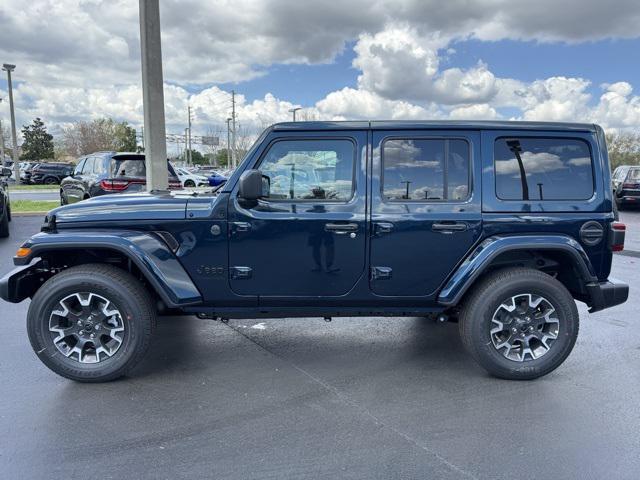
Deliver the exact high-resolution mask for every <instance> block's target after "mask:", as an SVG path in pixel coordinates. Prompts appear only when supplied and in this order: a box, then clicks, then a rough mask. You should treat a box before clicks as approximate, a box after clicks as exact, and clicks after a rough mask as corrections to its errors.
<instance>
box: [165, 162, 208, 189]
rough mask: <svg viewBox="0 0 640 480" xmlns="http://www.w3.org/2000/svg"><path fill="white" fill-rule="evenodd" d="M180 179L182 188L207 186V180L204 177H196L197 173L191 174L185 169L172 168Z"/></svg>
mask: <svg viewBox="0 0 640 480" xmlns="http://www.w3.org/2000/svg"><path fill="white" fill-rule="evenodd" d="M173 169H174V170H175V171H176V174H177V175H178V178H179V179H180V182H181V183H182V186H183V187H202V186H209V180H208V179H207V177H205V176H204V175H198V174H197V173H191V172H190V171H189V170H187V169H186V168H181V167H174V168H173Z"/></svg>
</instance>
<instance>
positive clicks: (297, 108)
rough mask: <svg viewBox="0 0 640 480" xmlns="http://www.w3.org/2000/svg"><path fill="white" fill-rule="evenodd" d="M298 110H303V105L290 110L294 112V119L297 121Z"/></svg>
mask: <svg viewBox="0 0 640 480" xmlns="http://www.w3.org/2000/svg"><path fill="white" fill-rule="evenodd" d="M298 110H302V107H294V108H291V109H290V110H289V111H290V112H291V113H293V121H294V122H295V121H296V112H297V111H298Z"/></svg>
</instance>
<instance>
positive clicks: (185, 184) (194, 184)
mask: <svg viewBox="0 0 640 480" xmlns="http://www.w3.org/2000/svg"><path fill="white" fill-rule="evenodd" d="M184 186H185V187H195V186H196V183H195V182H194V181H193V180H185V182H184Z"/></svg>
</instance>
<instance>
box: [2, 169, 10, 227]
mask: <svg viewBox="0 0 640 480" xmlns="http://www.w3.org/2000/svg"><path fill="white" fill-rule="evenodd" d="M12 173H13V172H12V171H11V169H10V168H7V167H0V238H6V237H8V236H9V222H10V221H11V202H10V201H9V192H8V190H7V179H9V178H10V177H11V174H12Z"/></svg>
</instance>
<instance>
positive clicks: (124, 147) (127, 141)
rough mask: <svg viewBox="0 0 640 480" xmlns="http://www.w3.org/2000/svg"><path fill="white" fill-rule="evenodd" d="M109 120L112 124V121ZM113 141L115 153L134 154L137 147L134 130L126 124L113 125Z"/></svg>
mask: <svg viewBox="0 0 640 480" xmlns="http://www.w3.org/2000/svg"><path fill="white" fill-rule="evenodd" d="M109 120H110V121H111V122H113V120H111V119H109ZM114 140H115V142H114V143H115V150H116V152H135V151H136V148H137V147H138V142H137V140H136V129H135V128H133V127H131V126H129V125H128V124H127V122H121V123H116V124H115V126H114Z"/></svg>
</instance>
